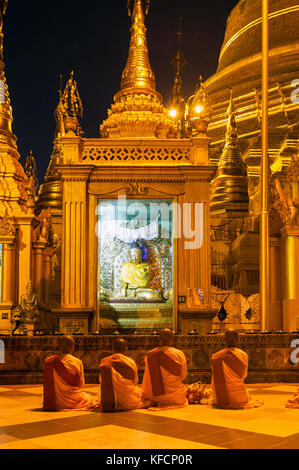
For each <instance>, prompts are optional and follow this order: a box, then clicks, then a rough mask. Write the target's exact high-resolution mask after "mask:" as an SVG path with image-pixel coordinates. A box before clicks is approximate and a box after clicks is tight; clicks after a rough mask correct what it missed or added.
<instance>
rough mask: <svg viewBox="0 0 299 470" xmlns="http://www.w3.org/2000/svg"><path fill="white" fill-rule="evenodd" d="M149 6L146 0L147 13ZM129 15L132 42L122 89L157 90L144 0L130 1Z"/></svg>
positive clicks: (122, 80)
mask: <svg viewBox="0 0 299 470" xmlns="http://www.w3.org/2000/svg"><path fill="white" fill-rule="evenodd" d="M148 8H149V1H148V2H146V9H145V13H147V11H148ZM128 10H129V16H131V18H132V28H131V42H130V49H129V57H128V60H127V65H126V67H125V69H124V71H123V74H122V79H121V90H126V91H128V90H132V91H133V90H134V91H139V90H140V89H141V90H143V91H144V90H147V91H152V92H153V91H154V92H155V91H156V80H155V75H154V73H153V71H152V69H151V66H150V62H149V58H148V48H147V41H146V27H145V25H144V12H143V6H142V0H134V6H133V11H132V1H130V2H128Z"/></svg>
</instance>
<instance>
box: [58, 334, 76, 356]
mask: <svg viewBox="0 0 299 470" xmlns="http://www.w3.org/2000/svg"><path fill="white" fill-rule="evenodd" d="M74 347H75V341H74V338H73V337H72V336H69V335H66V336H62V338H61V339H60V341H59V348H60V351H61V352H63V353H64V354H68V353H69V354H70V353H72V352H73V350H74Z"/></svg>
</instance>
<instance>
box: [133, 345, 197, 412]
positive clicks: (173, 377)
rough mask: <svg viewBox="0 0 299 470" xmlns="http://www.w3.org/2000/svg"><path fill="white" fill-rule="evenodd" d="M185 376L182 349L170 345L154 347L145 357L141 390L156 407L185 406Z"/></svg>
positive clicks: (184, 360) (185, 366)
mask: <svg viewBox="0 0 299 470" xmlns="http://www.w3.org/2000/svg"><path fill="white" fill-rule="evenodd" d="M186 376H187V362H186V358H185V354H184V353H183V352H182V351H180V350H179V349H176V348H172V347H170V346H166V347H161V348H155V349H153V350H152V351H150V352H149V353H148V354H147V357H146V358H145V370H144V376H143V383H142V390H143V392H144V394H145V396H146V397H147V398H148V399H150V400H151V401H152V402H154V403H155V404H157V407H158V408H159V407H161V408H165V407H170V408H172V407H181V406H187V405H188V401H187V399H186V389H185V386H184V384H183V380H184V379H185V378H186ZM158 408H156V409H158Z"/></svg>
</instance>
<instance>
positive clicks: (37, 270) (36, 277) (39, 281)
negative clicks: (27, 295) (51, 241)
mask: <svg viewBox="0 0 299 470" xmlns="http://www.w3.org/2000/svg"><path fill="white" fill-rule="evenodd" d="M46 245H47V242H43V241H39V242H35V243H33V244H32V247H33V253H34V254H33V256H34V271H33V286H34V289H35V291H36V293H37V294H38V296H39V299H40V300H41V301H42V302H44V300H45V298H44V297H45V296H44V290H45V289H44V270H43V256H44V255H43V252H44V249H45V248H46Z"/></svg>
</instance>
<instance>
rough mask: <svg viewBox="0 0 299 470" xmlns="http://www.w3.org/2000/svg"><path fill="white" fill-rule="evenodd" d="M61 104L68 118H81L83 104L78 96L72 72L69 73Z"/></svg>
mask: <svg viewBox="0 0 299 470" xmlns="http://www.w3.org/2000/svg"><path fill="white" fill-rule="evenodd" d="M62 103H63V105H64V108H65V111H66V113H67V115H68V116H69V117H72V118H78V117H81V118H82V117H83V104H82V101H81V98H80V95H79V91H78V86H77V82H76V80H75V79H74V71H73V70H72V71H71V74H70V78H69V79H68V81H67V84H66V87H65V90H64V92H63V95H62Z"/></svg>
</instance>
